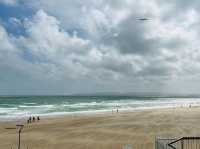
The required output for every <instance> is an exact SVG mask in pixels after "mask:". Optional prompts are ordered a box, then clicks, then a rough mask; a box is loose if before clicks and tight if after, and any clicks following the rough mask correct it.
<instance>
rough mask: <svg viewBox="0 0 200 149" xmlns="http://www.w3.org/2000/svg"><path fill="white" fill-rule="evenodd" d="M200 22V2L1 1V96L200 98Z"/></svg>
mask: <svg viewBox="0 0 200 149" xmlns="http://www.w3.org/2000/svg"><path fill="white" fill-rule="evenodd" d="M140 18H148V20H147V21H140V20H139V19H140ZM199 24H200V1H198V0H190V1H188V0H168V1H165V0H151V1H149V0H140V1H138V0H84V1H83V0H82V1H80V0H48V1H47V0H37V1H35V0H0V94H1V95H14V94H21V95H22V94H31V95H35V94H39V95H41V94H45V95H48V94H50V95H52V94H62V95H64V94H66V95H67V94H77V93H101V92H116V93H137V92H142V93H143V92H144V93H155V92H156V93H163V94H167V93H177V94H198V93H199V89H200V84H199V83H200V49H199V48H200V40H199V39H200V26H199Z"/></svg>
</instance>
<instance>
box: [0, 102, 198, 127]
mask: <svg viewBox="0 0 200 149" xmlns="http://www.w3.org/2000/svg"><path fill="white" fill-rule="evenodd" d="M188 108H200V105H194V104H193V105H192V104H188V105H177V106H163V107H161V106H157V107H145V108H132V109H118V112H117V109H116V108H115V109H114V110H96V111H83V112H56V114H55V113H53V114H51V113H49V114H35V115H30V116H32V117H33V116H40V117H41V118H42V119H47V120H48V119H60V118H68V117H82V116H83V117H95V116H105V115H113V114H126V113H134V112H148V111H149V112H150V111H157V110H164V109H165V110H171V109H188ZM30 116H23V117H22V118H5V119H4V118H3V119H2V118H1V119H0V124H1V123H16V122H24V123H26V121H27V119H28V118H29V117H30Z"/></svg>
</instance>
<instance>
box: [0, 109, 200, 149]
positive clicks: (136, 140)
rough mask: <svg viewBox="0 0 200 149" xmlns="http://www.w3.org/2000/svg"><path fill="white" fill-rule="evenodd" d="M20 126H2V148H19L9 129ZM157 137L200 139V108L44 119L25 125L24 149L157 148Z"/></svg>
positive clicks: (5, 124)
mask: <svg viewBox="0 0 200 149" xmlns="http://www.w3.org/2000/svg"><path fill="white" fill-rule="evenodd" d="M16 123H17V122H12V123H11V122H7V123H5V122H4V123H3V122H2V123H0V149H11V147H12V148H13V149H14V148H17V130H7V129H5V128H6V127H13V126H15V124H16ZM24 124H25V122H24ZM156 136H161V137H174V136H176V137H179V136H200V108H199V107H193V108H171V109H156V110H146V111H136V112H123V113H122V112H119V113H114V114H112V113H111V112H110V113H107V114H97V115H87V116H86V115H79V116H64V117H62V118H61V117H60V118H49V119H42V120H41V121H40V122H37V123H33V124H29V125H27V124H25V127H24V129H23V132H22V146H21V149H27V147H28V149H122V147H123V146H124V145H126V144H128V145H131V146H132V147H133V148H134V149H153V148H154V141H155V137H156Z"/></svg>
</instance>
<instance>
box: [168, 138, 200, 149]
mask: <svg viewBox="0 0 200 149" xmlns="http://www.w3.org/2000/svg"><path fill="white" fill-rule="evenodd" d="M195 139H196V140H197V139H200V137H182V138H180V139H178V140H175V141H173V142H170V143H168V146H169V147H171V148H172V149H176V148H175V147H174V146H173V145H172V144H174V143H176V142H179V141H182V140H195Z"/></svg>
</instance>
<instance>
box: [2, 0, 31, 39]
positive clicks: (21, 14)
mask: <svg viewBox="0 0 200 149" xmlns="http://www.w3.org/2000/svg"><path fill="white" fill-rule="evenodd" d="M34 12H35V10H34V9H32V8H30V7H26V6H25V5H16V6H12V5H5V4H1V3H0V19H1V23H2V25H3V26H4V27H5V29H6V30H7V32H8V33H9V34H12V35H13V36H20V35H25V33H26V32H25V29H24V26H23V25H20V24H13V23H14V22H12V21H11V20H12V19H16V20H19V21H23V20H24V19H25V18H31V17H32V16H33V14H34Z"/></svg>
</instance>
